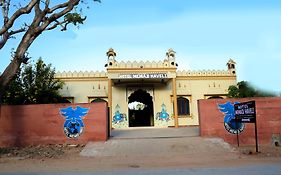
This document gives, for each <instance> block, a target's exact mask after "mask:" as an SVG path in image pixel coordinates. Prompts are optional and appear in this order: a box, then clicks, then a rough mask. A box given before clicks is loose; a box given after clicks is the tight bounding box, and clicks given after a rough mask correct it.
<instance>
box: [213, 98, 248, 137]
mask: <svg viewBox="0 0 281 175" xmlns="http://www.w3.org/2000/svg"><path fill="white" fill-rule="evenodd" d="M237 103H239V102H234V103H233V104H232V103H231V102H226V103H225V104H218V108H219V110H220V112H222V113H224V115H225V116H224V127H225V129H226V130H227V131H228V132H229V133H231V134H237V133H238V134H240V133H241V132H242V131H243V130H244V128H245V124H244V123H240V122H236V121H235V120H234V119H235V113H234V105H235V104H237Z"/></svg>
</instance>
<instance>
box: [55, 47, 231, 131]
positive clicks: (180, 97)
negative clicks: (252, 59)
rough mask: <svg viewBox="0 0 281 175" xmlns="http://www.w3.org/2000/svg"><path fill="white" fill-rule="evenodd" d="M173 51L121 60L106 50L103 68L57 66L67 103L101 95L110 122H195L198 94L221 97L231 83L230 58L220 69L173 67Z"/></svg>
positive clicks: (124, 124)
mask: <svg viewBox="0 0 281 175" xmlns="http://www.w3.org/2000/svg"><path fill="white" fill-rule="evenodd" d="M175 54H176V53H175V51H173V50H172V49H169V50H168V52H167V53H166V58H165V59H164V60H163V61H147V62H143V61H140V62H136V61H133V62H130V61H128V62H124V61H120V62H119V61H117V60H116V53H115V52H114V50H113V49H109V51H108V52H107V57H108V60H107V64H106V65H105V67H106V72H62V73H60V72H58V73H57V74H56V77H57V78H59V79H61V80H62V81H64V82H65V86H64V88H63V89H62V90H61V93H62V94H63V96H64V97H65V98H66V99H67V100H68V101H70V102H72V103H88V102H89V103H90V102H99V101H107V102H108V106H109V109H110V124H111V126H112V127H113V128H128V127H138V126H150V127H168V126H175V127H178V126H187V125H199V121H198V109H197V100H198V99H209V98H225V97H226V95H227V90H228V87H229V86H230V85H236V72H235V62H234V61H233V60H231V59H230V60H229V61H228V62H227V69H226V70H212V71H211V70H207V71H205V70H203V71H191V70H186V71H178V70H177V63H176V59H175V58H176V57H175Z"/></svg>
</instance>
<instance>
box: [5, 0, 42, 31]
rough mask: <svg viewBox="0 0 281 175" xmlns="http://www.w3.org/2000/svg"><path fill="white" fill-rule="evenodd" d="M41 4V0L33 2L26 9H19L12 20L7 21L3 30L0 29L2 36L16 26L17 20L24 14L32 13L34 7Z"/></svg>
mask: <svg viewBox="0 0 281 175" xmlns="http://www.w3.org/2000/svg"><path fill="white" fill-rule="evenodd" d="M37 2H39V0H31V1H30V3H29V4H28V5H26V6H25V7H22V8H20V9H18V10H17V11H16V12H15V13H14V14H13V15H12V16H11V18H10V19H8V20H7V22H5V23H4V25H3V26H2V28H1V29H0V35H3V34H4V33H5V32H7V31H8V30H9V29H10V28H11V27H12V26H13V24H14V22H15V20H16V19H18V18H19V17H20V16H21V15H23V14H28V13H30V12H31V9H32V8H33V7H34V5H35V4H36V3H37Z"/></svg>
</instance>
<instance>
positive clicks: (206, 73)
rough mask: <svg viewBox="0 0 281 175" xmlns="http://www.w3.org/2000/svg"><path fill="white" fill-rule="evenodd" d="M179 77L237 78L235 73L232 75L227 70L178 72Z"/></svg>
mask: <svg viewBox="0 0 281 175" xmlns="http://www.w3.org/2000/svg"><path fill="white" fill-rule="evenodd" d="M177 76H181V77H186V76H188V77H190V76H197V77H199V76H204V77H211V76H235V74H234V73H231V72H229V71H226V70H198V71H191V70H190V71H185V70H183V71H177Z"/></svg>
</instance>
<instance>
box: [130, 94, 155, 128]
mask: <svg viewBox="0 0 281 175" xmlns="http://www.w3.org/2000/svg"><path fill="white" fill-rule="evenodd" d="M135 101H136V102H141V103H143V104H145V107H144V109H143V110H132V109H129V112H128V114H129V127H139V126H154V116H153V101H152V96H151V95H150V94H149V93H147V92H146V91H144V90H142V89H138V90H136V91H135V92H133V93H132V94H131V95H130V96H129V103H132V102H135Z"/></svg>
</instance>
